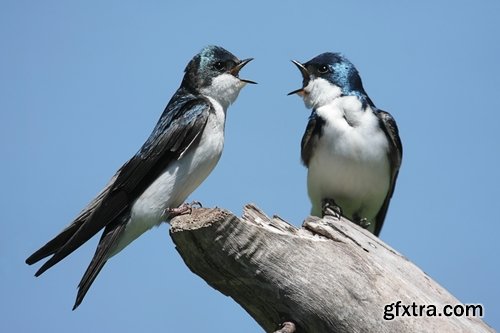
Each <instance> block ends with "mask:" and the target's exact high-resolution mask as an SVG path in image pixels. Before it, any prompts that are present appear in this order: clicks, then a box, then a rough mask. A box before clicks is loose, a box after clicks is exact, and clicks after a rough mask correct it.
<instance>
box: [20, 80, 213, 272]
mask: <svg viewBox="0 0 500 333" xmlns="http://www.w3.org/2000/svg"><path fill="white" fill-rule="evenodd" d="M210 108H211V106H210V103H209V102H208V101H207V100H206V99H204V98H202V97H196V96H194V95H191V94H186V92H183V91H181V89H179V90H178V91H177V93H176V94H175V95H174V97H172V99H171V101H170V102H169V104H168V105H167V107H166V108H165V111H164V112H163V115H162V117H161V118H160V120H159V122H158V123H157V125H156V127H155V129H154V130H153V133H152V134H151V136H150V137H149V139H148V140H147V141H146V143H145V144H144V145H143V147H142V148H141V150H140V151H139V152H138V153H137V154H136V155H135V156H134V157H132V159H130V160H129V161H128V162H127V163H125V164H124V165H123V166H122V167H121V168H120V170H118V172H117V173H116V174H115V175H114V176H113V178H112V179H111V181H110V182H109V183H108V185H107V186H106V188H105V189H104V190H103V191H102V192H101V193H100V194H99V195H98V196H97V197H96V198H95V199H94V200H93V201H92V202H91V203H90V204H89V205H88V206H87V207H86V208H85V209H84V210H83V211H82V212H81V213H80V215H78V217H77V218H76V219H75V220H74V221H73V222H72V223H71V224H70V225H69V226H68V227H66V228H65V229H64V230H63V231H62V232H61V233H60V234H59V235H57V236H56V237H54V238H53V239H52V240H51V241H49V242H48V243H47V244H45V245H44V246H43V247H42V248H40V249H39V250H38V251H36V252H35V253H33V254H32V255H31V256H30V257H29V258H28V259H26V263H27V264H30V265H31V264H34V263H35V262H37V261H39V260H41V259H43V258H45V257H48V256H50V255H53V256H52V257H51V258H50V259H49V260H48V261H46V262H45V263H44V265H42V267H41V268H40V269H39V270H38V271H37V272H36V274H35V275H36V276H39V275H40V274H42V273H43V272H45V271H46V270H47V269H49V268H50V267H52V266H53V265H55V264H56V263H58V262H59V261H61V260H62V259H64V258H65V257H66V256H68V255H69V254H70V253H72V252H73V251H74V250H76V249H77V248H78V247H80V246H81V245H82V244H83V243H85V242H86V241H87V240H89V239H90V238H92V237H93V236H94V235H95V234H96V233H97V232H99V231H100V230H101V229H103V228H104V227H106V229H105V233H104V234H103V238H104V237H105V236H106V234H107V233H113V232H114V228H112V227H111V226H113V225H115V224H116V222H115V221H116V220H117V219H118V218H119V217H120V216H121V215H122V214H124V213H127V212H128V210H129V209H130V205H131V204H132V203H133V202H134V200H135V199H136V198H137V197H138V196H139V195H140V194H141V193H142V192H143V191H144V190H145V189H146V188H147V187H148V186H149V185H150V184H151V183H152V181H153V180H154V179H156V177H157V176H158V175H159V174H160V173H161V172H162V171H163V170H165V168H166V166H167V165H168V164H169V163H170V162H172V161H173V160H176V159H178V158H179V157H180V156H181V155H182V154H183V153H184V152H185V151H186V150H187V149H188V148H189V147H190V146H191V144H192V143H193V142H194V141H196V139H197V138H198V136H199V134H200V133H202V132H203V129H204V128H205V125H206V122H207V119H208V114H209V112H210ZM113 222H115V223H113ZM108 226H109V228H108ZM112 238H113V239H115V238H116V237H112ZM101 240H103V239H101ZM98 250H99V247H98ZM107 251H109V246H108V248H107V250H106V253H107ZM98 252H99V251H98ZM96 255H97V252H96ZM91 265H92V263H91ZM89 268H90V267H89Z"/></svg>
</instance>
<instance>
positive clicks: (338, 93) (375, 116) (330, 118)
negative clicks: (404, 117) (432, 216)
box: [289, 53, 403, 236]
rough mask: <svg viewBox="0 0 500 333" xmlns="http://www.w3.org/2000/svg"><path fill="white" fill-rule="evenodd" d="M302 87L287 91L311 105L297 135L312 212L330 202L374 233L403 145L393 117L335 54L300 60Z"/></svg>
mask: <svg viewBox="0 0 500 333" xmlns="http://www.w3.org/2000/svg"><path fill="white" fill-rule="evenodd" d="M292 62H293V63H294V64H295V65H296V66H297V67H298V69H299V70H300V72H301V74H302V78H303V83H302V85H303V87H302V88H300V89H297V90H295V91H293V92H291V93H290V94H289V95H291V94H298V95H300V96H301V97H302V98H303V99H304V103H305V105H306V107H307V108H312V113H311V115H310V117H309V122H308V124H307V128H306V131H305V133H304V136H303V137H302V144H301V147H302V150H301V157H302V162H303V163H304V165H305V166H306V167H307V168H308V173H307V189H308V194H309V198H310V200H311V203H312V209H311V214H312V215H315V216H320V217H321V216H322V215H323V209H324V205H325V204H326V203H333V205H334V206H335V208H336V209H338V210H339V212H341V213H342V214H343V215H344V216H345V217H347V218H348V219H350V220H351V221H353V222H355V223H358V224H360V225H363V226H364V227H367V229H368V230H370V231H371V232H372V233H374V234H375V235H376V236H378V235H379V233H380V230H381V229H382V224H383V223H384V219H385V215H386V213H387V208H388V207H389V202H390V200H391V197H392V194H393V192H394V186H395V184H396V179H397V177H398V172H399V167H400V166H401V160H402V156H403V147H402V145H401V140H400V138H399V134H398V127H397V125H396V122H395V120H394V118H393V117H392V116H391V115H390V114H389V113H388V112H385V111H382V110H379V109H377V107H375V105H374V104H373V102H372V100H371V99H370V97H368V95H367V94H366V92H365V90H364V89H363V85H362V83H361V77H360V76H359V73H358V71H357V70H356V68H355V67H354V65H353V64H352V63H351V62H350V61H349V60H348V59H347V58H345V57H344V56H343V55H341V54H339V53H323V54H320V55H319V56H317V57H315V58H313V59H311V60H309V61H308V62H306V63H304V64H301V63H300V62H298V61H292Z"/></svg>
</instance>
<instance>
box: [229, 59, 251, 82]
mask: <svg viewBox="0 0 500 333" xmlns="http://www.w3.org/2000/svg"><path fill="white" fill-rule="evenodd" d="M252 60H253V58H248V59H244V60H241V61H240V63H239V64H237V65H236V66H234V68H233V69H231V70H230V71H229V73H231V75H233V76H234V77H237V78H238V79H240V77H239V76H238V75H239V74H240V70H241V69H242V68H243V67H245V65H246V64H248V63H249V62H250V61H252ZM240 81H242V82H245V83H251V84H257V82H255V81H250V80H246V79H240Z"/></svg>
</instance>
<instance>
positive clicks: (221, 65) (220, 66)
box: [214, 61, 226, 71]
mask: <svg viewBox="0 0 500 333" xmlns="http://www.w3.org/2000/svg"><path fill="white" fill-rule="evenodd" d="M214 68H215V69H216V70H218V71H221V70H223V69H225V68H226V64H224V63H223V62H222V61H217V62H216V63H215V64H214Z"/></svg>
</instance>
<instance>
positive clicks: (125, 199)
mask: <svg viewBox="0 0 500 333" xmlns="http://www.w3.org/2000/svg"><path fill="white" fill-rule="evenodd" d="M250 60H251V59H247V60H239V59H238V58H236V57H235V56H234V55H233V54H231V53H230V52H228V51H226V50H225V49H223V48H222V47H219V46H208V47H206V48H204V49H203V50H202V51H201V52H200V53H199V54H197V55H196V56H195V57H193V59H192V60H191V61H190V62H189V63H188V65H187V67H186V69H185V74H184V78H183V80H182V83H181V86H180V87H179V89H178V90H177V91H176V93H175V94H174V95H173V97H172V98H171V100H170V101H169V103H168V104H167V106H166V108H165V110H164V112H163V114H162V115H161V117H160V119H159V121H158V123H157V124H156V126H155V128H154V129H153V131H152V133H151V135H150V136H149V138H148V139H147V141H146V142H145V143H144V145H143V146H142V147H141V149H140V150H139V151H138V152H137V153H136V154H135V155H134V156H133V157H132V158H131V159H130V160H129V161H128V162H126V163H125V164H124V165H123V166H122V167H121V168H120V169H119V170H118V171H117V172H116V174H115V175H114V176H113V178H112V179H111V180H110V182H109V183H108V185H107V186H106V187H105V188H104V189H103V190H102V191H101V193H100V194H99V195H98V196H97V197H96V198H95V199H94V200H93V201H92V202H91V203H90V204H89V205H88V206H87V207H86V208H85V209H84V210H83V211H82V212H81V213H80V215H79V216H78V217H77V218H76V219H75V220H74V221H73V222H72V223H71V224H70V225H69V226H68V227H67V228H66V229H64V230H63V231H62V232H61V233H60V234H58V235H57V236H56V237H54V238H53V239H52V240H51V241H49V242H48V243H47V244H45V245H44V246H43V247H41V248H40V249H39V250H38V251H36V252H35V253H33V254H32V255H31V256H30V257H29V258H28V259H26V263H28V264H30V265H31V264H34V263H36V262H37V261H39V260H41V259H43V258H46V257H49V256H51V257H50V258H49V260H47V261H46V262H45V263H44V264H43V265H42V267H41V268H40V269H39V270H38V271H37V272H36V274H35V275H36V276H39V275H40V274H42V273H43V272H45V271H46V270H47V269H49V268H50V267H52V266H53V265H55V264H57V263H58V262H59V261H61V260H62V259H64V258H65V257H66V256H68V255H69V254H71V253H72V252H73V251H74V250H76V249H77V248H78V247H80V246H81V245H82V244H83V243H85V242H86V241H88V240H89V239H90V238H92V237H93V236H94V235H95V234H97V233H98V232H99V231H101V230H103V233H102V236H101V239H100V241H99V244H98V246H97V249H96V252H95V255H94V257H93V259H92V261H91V263H90V265H89V266H88V268H87V271H86V272H85V274H84V276H83V277H82V280H81V281H80V284H79V286H78V287H79V289H78V294H77V298H76V301H75V305H74V308H73V309H75V308H76V307H78V305H79V304H80V303H81V302H82V300H83V298H84V297H85V294H86V293H87V291H88V289H89V288H90V286H91V284H92V283H93V281H94V280H95V278H96V277H97V275H98V274H99V272H100V271H101V269H102V267H103V266H104V264H105V263H106V261H107V260H108V259H109V258H110V257H112V256H113V255H115V254H116V253H118V252H120V251H121V250H122V249H123V248H124V247H126V246H127V245H128V244H129V243H130V242H132V241H133V240H135V239H136V238H137V237H139V236H140V235H141V234H142V233H144V232H145V231H147V230H149V229H150V228H152V227H153V226H156V225H158V224H159V223H161V222H162V221H168V220H169V218H170V215H169V213H167V212H169V211H170V209H171V208H176V207H177V206H179V205H180V204H182V202H183V201H184V200H185V199H186V198H187V196H188V195H189V194H190V193H191V192H192V191H194V189H196V187H197V186H198V185H199V184H200V183H201V182H202V181H203V180H204V179H205V178H206V177H207V176H208V174H209V173H210V172H211V171H212V169H213V168H214V167H215V165H216V164H217V161H218V160H219V158H220V154H221V153H222V147H223V142H224V125H225V116H226V110H227V107H228V106H229V104H230V103H232V102H233V101H234V100H235V99H236V98H237V96H238V93H239V91H240V90H241V88H243V86H244V85H245V84H246V83H253V82H252V81H248V80H243V79H240V78H239V76H238V74H239V71H240V70H241V68H243V66H245V65H246V64H247V63H248V62H249V61H250ZM207 125H208V126H207Z"/></svg>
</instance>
